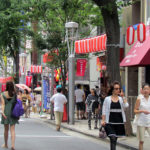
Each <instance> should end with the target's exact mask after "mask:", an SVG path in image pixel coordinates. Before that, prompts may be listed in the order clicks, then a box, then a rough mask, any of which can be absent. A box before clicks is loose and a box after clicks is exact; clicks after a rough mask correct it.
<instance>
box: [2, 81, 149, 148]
mask: <svg viewBox="0 0 150 150" xmlns="http://www.w3.org/2000/svg"><path fill="white" fill-rule="evenodd" d="M106 91H107V92H106ZM74 92H75V99H74V100H75V102H76V107H75V110H76V115H77V119H78V120H80V119H81V120H83V119H87V125H88V126H87V127H88V129H89V130H91V129H92V127H91V126H92V125H91V121H92V120H94V129H99V128H100V127H101V126H103V127H104V129H105V132H106V134H107V136H108V137H109V139H110V150H116V145H117V139H118V138H120V137H123V136H125V135H126V133H125V122H126V115H125V110H126V108H127V107H129V104H128V102H127V99H126V98H125V97H124V93H123V90H122V89H121V86H120V83H119V82H117V81H115V82H114V83H113V84H111V86H110V87H109V88H108V89H105V88H104V87H101V89H99V87H98V86H96V87H95V88H93V89H91V90H89V88H88V86H85V88H84V89H82V88H81V85H77V88H76V90H75V91H74ZM16 99H19V100H21V101H22V106H23V108H24V113H25V117H29V116H30V110H31V106H32V110H33V112H37V110H38V111H41V109H40V103H41V95H40V94H37V96H34V95H32V93H29V91H28V90H24V91H23V92H22V91H20V90H19V91H18V92H16V89H15V87H14V84H13V82H7V84H6V91H5V92H3V93H1V108H2V119H1V124H4V144H3V145H2V147H3V148H8V131H9V128H10V132H11V150H15V124H17V123H18V120H19V118H15V117H13V116H12V108H13V107H14V104H15V102H16ZM50 102H51V103H52V104H53V105H54V115H55V121H56V130H57V131H60V128H61V122H62V118H63V112H64V105H65V104H66V103H67V98H66V96H65V95H64V94H63V92H62V89H61V88H60V87H59V88H57V93H56V94H54V95H53V96H52V97H51V99H50ZM36 105H38V106H39V108H38V109H35V106H36ZM134 112H135V119H134V123H135V124H136V126H137V138H138V139H139V150H143V144H144V135H145V131H147V132H148V133H149V135H150V85H149V84H144V85H143V87H142V89H141V94H140V95H139V96H138V97H137V100H136V104H135V108H134ZM98 120H101V121H99V124H98Z"/></svg>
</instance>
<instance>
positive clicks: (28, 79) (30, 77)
mask: <svg viewBox="0 0 150 150" xmlns="http://www.w3.org/2000/svg"><path fill="white" fill-rule="evenodd" d="M31 81H32V76H26V85H27V86H28V87H31Z"/></svg>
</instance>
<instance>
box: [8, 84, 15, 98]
mask: <svg viewBox="0 0 150 150" xmlns="http://www.w3.org/2000/svg"><path fill="white" fill-rule="evenodd" d="M6 91H8V95H9V96H10V97H12V96H14V94H15V87H14V84H13V82H12V81H9V82H7V83H6Z"/></svg>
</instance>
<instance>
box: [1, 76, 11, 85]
mask: <svg viewBox="0 0 150 150" xmlns="http://www.w3.org/2000/svg"><path fill="white" fill-rule="evenodd" d="M12 80H13V77H0V83H2V84H5V83H6V82H8V81H12Z"/></svg>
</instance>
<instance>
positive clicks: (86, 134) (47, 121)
mask: <svg viewBox="0 0 150 150" xmlns="http://www.w3.org/2000/svg"><path fill="white" fill-rule="evenodd" d="M44 122H46V123H49V124H51V125H55V123H54V122H52V121H51V120H44ZM61 127H62V128H64V129H67V130H70V131H74V132H77V133H80V134H83V135H85V136H89V137H92V138H96V139H98V140H102V141H105V142H109V139H101V138H99V137H98V136H95V135H91V134H88V133H85V132H82V131H79V130H77V129H73V128H71V127H67V126H65V125H63V124H62V125H61ZM117 144H118V145H119V146H121V147H124V148H127V149H130V150H138V149H137V148H135V147H133V146H130V145H126V144H124V143H121V142H117Z"/></svg>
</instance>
